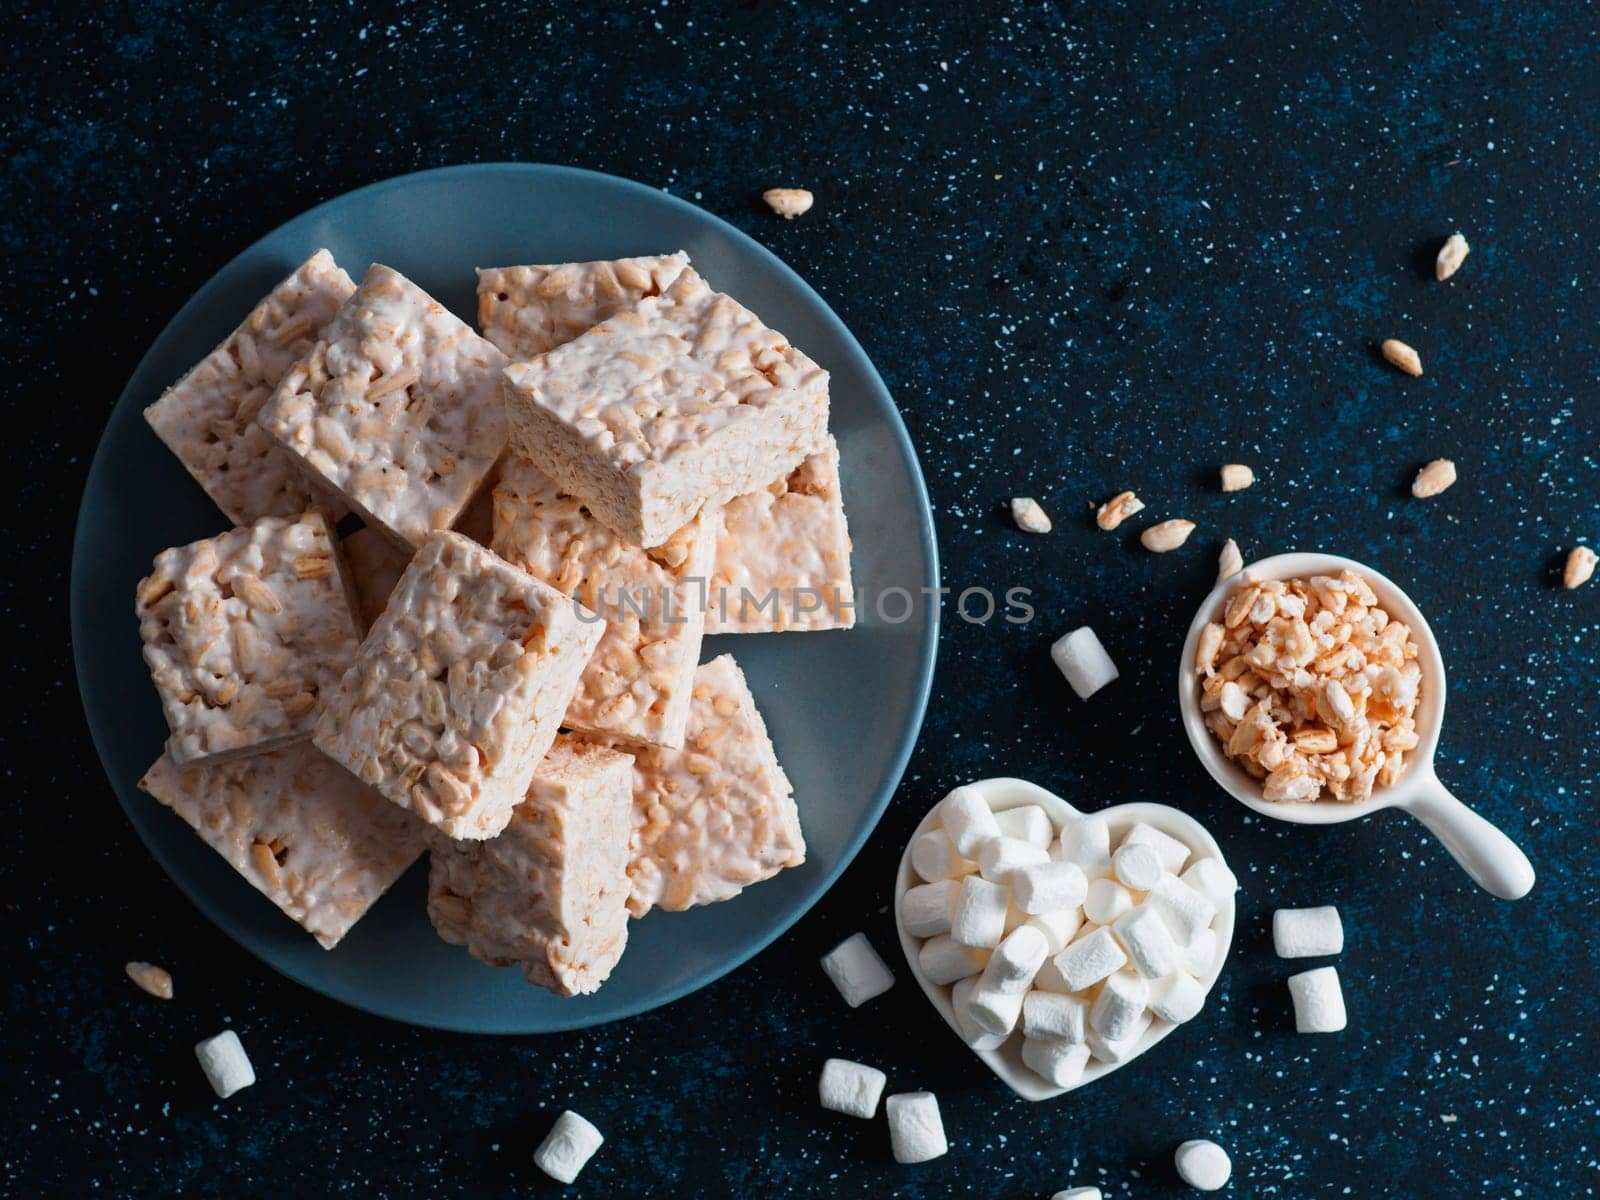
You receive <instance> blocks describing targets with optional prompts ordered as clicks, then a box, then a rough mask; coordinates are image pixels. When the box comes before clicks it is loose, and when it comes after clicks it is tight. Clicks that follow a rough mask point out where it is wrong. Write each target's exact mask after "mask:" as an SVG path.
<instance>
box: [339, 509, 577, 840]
mask: <svg viewBox="0 0 1600 1200" xmlns="http://www.w3.org/2000/svg"><path fill="white" fill-rule="evenodd" d="M604 628H605V622H604V621H601V620H599V619H597V618H594V617H592V616H591V615H590V614H587V613H584V612H583V611H582V610H581V609H580V608H579V607H578V606H577V605H576V604H574V603H573V602H572V601H571V600H569V599H567V597H565V596H563V595H562V594H561V593H560V592H558V591H556V590H555V589H554V588H551V587H548V586H546V585H545V584H542V583H540V582H539V581H538V580H537V579H534V578H533V577H532V576H531V575H529V574H527V573H526V572H525V571H522V570H519V569H518V568H516V567H513V566H512V565H511V564H510V563H507V562H504V561H502V560H501V559H499V558H497V557H496V556H495V555H493V554H491V553H490V552H489V551H487V550H485V549H484V548H483V547H482V546H479V545H478V544H477V543H475V542H473V541H471V540H469V539H468V538H465V537H463V536H462V535H460V534H459V533H449V532H440V533H435V534H431V535H429V537H428V539H427V540H426V541H425V542H423V544H422V548H421V549H419V550H418V551H417V553H416V555H415V556H414V557H413V558H412V560H411V563H410V565H408V566H407V567H406V570H405V574H403V575H402V576H401V577H400V582H399V583H397V584H396V585H395V588H394V592H393V594H392V595H391V596H390V597H389V605H388V607H387V608H386V609H385V610H384V612H383V615H382V616H381V617H379V618H378V620H377V621H376V622H375V623H374V624H373V626H372V630H371V632H370V633H368V634H367V639H366V641H364V642H363V643H362V644H361V649H360V651H359V653H358V654H357V655H356V660H355V663H354V665H353V666H351V668H350V669H349V670H348V671H347V672H346V673H345V676H344V680H343V682H342V683H341V684H340V686H339V688H338V690H337V692H336V693H335V694H334V695H333V696H332V697H330V698H329V700H328V702H327V705H326V707H325V708H324V711H323V713H322V716H321V719H320V720H319V721H318V722H317V727H316V732H315V734H314V740H315V742H316V744H317V746H318V747H319V748H321V749H322V750H323V751H324V752H325V753H326V754H328V755H330V756H331V757H332V758H334V759H335V760H336V761H338V762H340V763H342V764H343V765H344V766H345V767H347V768H348V769H349V770H350V771H352V772H354V773H355V774H356V775H357V776H358V777H359V778H360V779H361V780H362V781H363V782H365V783H369V784H371V785H372V786H373V787H375V788H377V789H378V791H380V792H382V793H383V794H384V795H385V796H387V797H388V798H389V799H390V800H393V801H394V802H395V803H396V804H398V805H400V807H401V808H409V809H411V810H413V811H414V812H416V813H417V815H418V816H420V817H422V819H423V820H425V821H427V822H428V823H429V824H430V825H434V826H437V827H438V828H439V829H441V830H442V831H443V832H445V833H446V834H448V835H449V836H451V837H454V838H473V839H480V838H491V837H494V836H495V834H497V833H499V832H500V831H501V830H502V829H504V828H505V825H506V822H507V821H509V820H510V819H511V810H512V809H513V808H514V807H516V805H517V804H518V803H519V802H520V801H521V800H522V798H523V796H524V795H526V794H527V790H528V781H529V780H530V779H531V778H532V777H533V772H534V768H535V767H537V766H538V764H539V760H540V759H541V758H542V757H544V754H545V751H547V750H549V749H550V743H551V742H552V741H554V740H555V736H556V731H557V729H558V728H559V727H560V724H561V715H562V714H563V713H564V712H566V709H567V705H568V703H569V702H570V701H571V700H572V694H573V692H574V691H575V690H576V689H577V686H578V676H579V675H580V674H581V673H582V671H583V667H584V664H585V663H587V662H588V661H589V656H590V655H591V654H592V653H593V652H594V648H595V645H596V643H597V642H599V640H600V635H601V633H602V632H603V630H604Z"/></svg>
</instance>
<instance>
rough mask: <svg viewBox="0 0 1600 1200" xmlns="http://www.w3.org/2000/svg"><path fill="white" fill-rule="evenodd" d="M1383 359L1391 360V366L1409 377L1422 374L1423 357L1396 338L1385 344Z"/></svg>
mask: <svg viewBox="0 0 1600 1200" xmlns="http://www.w3.org/2000/svg"><path fill="white" fill-rule="evenodd" d="M1383 357H1384V358H1386V359H1388V360H1389V364H1390V365H1391V366H1395V367H1399V368H1400V370H1402V371H1404V372H1405V373H1406V374H1407V375H1421V374H1422V356H1421V355H1419V354H1418V353H1417V352H1416V351H1415V350H1413V349H1412V348H1411V347H1410V346H1408V345H1406V344H1405V343H1404V342H1402V341H1399V340H1398V339H1396V338H1389V339H1388V340H1387V341H1385V342H1384V343H1383Z"/></svg>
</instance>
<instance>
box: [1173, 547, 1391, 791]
mask: <svg viewBox="0 0 1600 1200" xmlns="http://www.w3.org/2000/svg"><path fill="white" fill-rule="evenodd" d="M1418 653H1419V650H1418V647H1417V643H1416V641H1415V639H1414V638H1413V637H1412V636H1411V630H1410V629H1409V628H1408V627H1407V626H1406V625H1405V623H1404V622H1402V621H1397V620H1394V619H1393V618H1391V617H1390V616H1389V614H1388V612H1386V611H1385V610H1384V609H1383V608H1381V607H1379V605H1378V598H1377V595H1376V594H1375V593H1374V592H1373V590H1372V588H1371V587H1370V586H1369V585H1368V584H1367V582H1366V581H1365V580H1364V579H1362V578H1360V577H1359V576H1358V575H1356V574H1354V573H1353V572H1350V571H1343V572H1341V573H1340V574H1339V575H1337V576H1331V575H1315V576H1312V577H1310V578H1308V579H1287V580H1285V579H1269V580H1256V579H1251V578H1250V577H1249V575H1248V574H1246V575H1245V577H1244V579H1243V580H1242V581H1241V582H1240V583H1238V584H1237V585H1235V587H1234V588H1233V590H1232V591H1231V592H1229V593H1228V596H1227V598H1226V600H1225V601H1224V603H1223V606H1222V613H1221V619H1220V620H1218V621H1214V622H1212V623H1211V624H1209V625H1207V626H1206V627H1205V629H1204V631H1203V632H1202V634H1201V637H1200V639H1199V649H1198V650H1197V652H1196V655H1195V664H1194V667H1195V671H1196V672H1197V673H1198V674H1200V675H1202V676H1203V678H1202V680H1201V693H1200V709H1201V712H1202V713H1203V714H1204V717H1205V723H1206V727H1207V728H1208V729H1210V730H1211V732H1212V734H1213V735H1214V736H1215V737H1216V738H1217V740H1218V741H1219V742H1220V743H1221V744H1222V746H1223V748H1224V749H1225V751H1226V753H1227V755H1228V757H1230V758H1232V759H1233V760H1234V761H1235V762H1237V763H1238V764H1239V765H1240V766H1241V767H1243V768H1244V769H1245V770H1246V771H1248V772H1249V773H1250V774H1251V775H1253V776H1254V777H1255V778H1257V779H1259V780H1262V781H1263V785H1262V795H1263V797H1264V798H1266V799H1268V800H1275V801H1276V800H1283V801H1312V800H1316V799H1318V797H1319V795H1320V794H1321V793H1322V792H1323V791H1324V790H1326V792H1327V793H1328V795H1329V797H1330V798H1332V799H1334V800H1343V801H1360V800H1367V799H1370V798H1371V796H1372V792H1373V789H1374V788H1375V787H1378V786H1387V785H1389V784H1392V783H1393V782H1394V781H1395V780H1397V779H1399V778H1400V775H1401V774H1402V772H1403V771H1404V770H1405V766H1406V763H1405V756H1406V754H1407V753H1408V752H1409V751H1411V750H1414V749H1415V748H1416V746H1417V745H1418V742H1419V740H1420V739H1419V737H1418V735H1417V732H1416V718H1415V714H1416V709H1417V697H1418V692H1419V690H1420V686H1421V680H1422V668H1421V666H1420V665H1419V664H1418V662H1417V655H1418Z"/></svg>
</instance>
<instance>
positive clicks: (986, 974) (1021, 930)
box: [979, 925, 1050, 993]
mask: <svg viewBox="0 0 1600 1200" xmlns="http://www.w3.org/2000/svg"><path fill="white" fill-rule="evenodd" d="M1049 949H1050V947H1049V943H1048V942H1047V941H1046V940H1045V936H1044V934H1043V933H1041V932H1040V931H1039V930H1037V929H1035V928H1034V927H1033V926H1032V925H1022V926H1019V927H1018V928H1017V929H1015V930H1014V931H1012V932H1011V933H1009V934H1007V935H1006V939H1005V941H1003V942H1001V943H1000V945H999V946H998V947H997V948H996V949H995V952H994V953H993V954H991V955H990V956H989V961H988V963H986V964H985V965H984V968H983V979H982V981H981V983H980V984H979V986H980V987H985V988H993V989H994V990H995V991H997V992H1016V993H1022V992H1026V991H1027V990H1028V985H1029V984H1031V983H1032V982H1033V977H1034V976H1035V975H1037V974H1038V973H1039V968H1040V967H1041V966H1043V965H1044V960H1045V955H1046V954H1047V953H1049Z"/></svg>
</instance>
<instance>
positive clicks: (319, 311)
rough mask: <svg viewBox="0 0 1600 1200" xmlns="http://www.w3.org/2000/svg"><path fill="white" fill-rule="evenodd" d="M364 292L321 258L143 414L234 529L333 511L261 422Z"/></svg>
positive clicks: (304, 266)
mask: <svg viewBox="0 0 1600 1200" xmlns="http://www.w3.org/2000/svg"><path fill="white" fill-rule="evenodd" d="M355 290H356V285H355V284H354V283H352V282H351V281H350V276H348V275H346V274H345V273H344V271H343V270H341V269H340V268H339V265H338V264H337V263H335V262H334V261H333V255H331V254H329V253H328V252H327V251H326V250H318V251H317V252H316V253H315V254H313V255H312V256H311V257H310V258H308V259H306V261H305V262H303V263H301V264H300V265H299V266H298V267H296V268H295V271H294V273H293V274H292V275H290V276H289V277H288V278H287V279H285V280H283V282H281V283H279V284H278V286H277V287H275V288H273V289H272V291H270V292H268V293H267V295H266V297H265V298H264V299H262V301H261V302H260V303H259V304H257V305H256V306H255V308H253V309H251V310H250V315H249V316H247V317H246V318H245V319H244V321H243V323H242V324H240V326H239V327H238V328H237V329H235V330H234V331H233V332H232V333H230V334H229V335H228V336H227V338H226V340H224V341H223V343H222V344H221V345H220V346H218V347H217V348H216V349H215V350H213V351H212V352H211V353H210V354H208V355H206V356H205V357H204V358H202V359H201V360H200V361H199V362H198V363H197V364H195V365H194V366H193V367H191V368H190V369H189V373H188V374H187V375H185V376H184V377H183V378H182V379H180V380H178V382H177V383H175V384H173V385H172V387H170V388H168V389H167V390H166V391H165V392H163V393H162V394H161V397H160V399H158V400H157V401H156V402H155V403H154V404H152V405H150V407H149V408H147V409H145V410H144V419H145V420H146V421H147V422H149V424H150V428H151V429H153V430H154V431H155V434H156V436H157V437H159V438H160V439H161V440H162V441H163V442H165V443H166V445H167V449H169V450H171V451H172V452H173V453H174V454H176V455H177V456H178V460H179V461H180V462H182V463H183V465H184V467H185V469H186V470H188V472H189V474H190V475H192V476H193V477H194V480H195V482H196V483H198V484H199V485H200V486H201V487H202V488H204V489H205V491H206V495H208V496H210V497H211V499H212V500H213V501H215V503H216V506H217V507H218V508H220V509H221V510H222V511H223V512H224V513H226V514H227V516H228V519H229V520H230V521H232V522H233V523H234V524H235V525H248V524H250V523H251V522H252V521H254V520H256V519H257V518H258V517H293V516H298V515H299V514H300V513H302V512H304V511H305V510H306V509H308V508H311V507H313V506H314V505H317V504H322V505H323V506H325V507H331V504H330V499H329V497H328V496H327V495H325V494H324V493H322V492H321V491H320V490H319V489H317V488H316V487H315V485H314V484H313V483H312V482H311V481H310V480H308V479H307V478H306V477H305V475H304V474H303V473H302V472H301V471H300V469H299V468H298V467H297V466H296V465H295V463H294V462H293V460H292V459H290V457H289V455H288V453H287V452H286V451H284V449H283V448H282V447H281V446H279V445H278V444H277V443H276V442H274V441H273V440H272V438H271V437H270V436H268V434H267V431H266V430H265V429H263V428H261V426H260V425H259V424H258V423H257V421H256V417H257V416H258V415H259V414H260V412H261V409H262V406H263V405H265V404H266V402H267V401H268V400H270V399H271V398H272V393H273V392H275V391H276V390H277V388H278V384H279V383H281V382H282V381H283V377H284V376H285V375H287V374H288V373H289V368H290V367H292V366H294V364H295V363H296V362H298V361H299V360H300V359H301V358H302V357H304V356H305V355H306V354H307V353H308V352H309V351H310V349H311V347H312V345H313V344H315V342H316V341H317V339H318V338H319V337H321V336H322V331H323V329H324V328H325V327H326V326H327V324H328V322H329V321H330V320H331V319H332V318H333V314H334V313H335V312H337V311H338V309H339V306H340V305H341V304H343V303H344V302H345V301H346V300H347V299H349V298H350V293H351V292H353V291H355ZM335 515H338V514H335Z"/></svg>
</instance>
